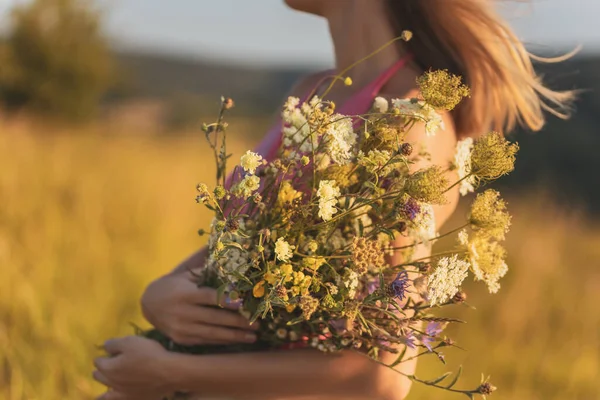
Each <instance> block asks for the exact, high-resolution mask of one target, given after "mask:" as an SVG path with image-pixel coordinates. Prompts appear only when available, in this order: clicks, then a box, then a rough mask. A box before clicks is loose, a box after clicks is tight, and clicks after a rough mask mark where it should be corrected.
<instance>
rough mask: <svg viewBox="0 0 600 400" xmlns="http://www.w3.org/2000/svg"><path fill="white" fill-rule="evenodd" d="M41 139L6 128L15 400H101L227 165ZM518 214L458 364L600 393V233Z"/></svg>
mask: <svg viewBox="0 0 600 400" xmlns="http://www.w3.org/2000/svg"><path fill="white" fill-rule="evenodd" d="M244 126H245V125H244V124H240V125H236V124H233V128H234V131H235V130H238V131H239V132H243V129H244ZM39 130H41V128H31V127H29V128H25V127H23V126H21V127H16V126H9V125H2V124H0V199H2V203H1V207H0V399H1V400H82V399H91V398H93V397H94V395H96V394H98V393H100V392H101V387H100V386H99V385H97V384H95V383H93V381H92V380H91V378H90V376H91V371H92V364H91V360H92V359H93V358H94V357H95V356H96V355H97V354H99V351H98V350H97V349H96V347H95V346H96V345H97V344H100V343H102V342H103V340H104V339H106V338H108V337H111V336H115V335H125V334H130V333H131V332H132V328H131V327H130V325H129V323H130V322H134V323H138V324H143V321H142V319H141V316H140V312H139V307H138V298H139V296H140V294H141V293H142V291H143V288H144V286H145V285H146V284H147V283H148V282H149V281H150V280H152V279H153V278H155V277H156V276H158V275H159V274H162V273H164V272H166V271H168V270H169V269H170V268H172V267H173V266H174V265H175V264H176V263H178V262H179V261H180V260H181V259H182V258H183V257H185V256H186V255H187V254H188V253H190V252H191V251H193V250H194V249H196V248H198V247H199V246H201V245H202V244H203V241H202V240H201V239H200V238H198V237H197V236H196V234H195V232H196V230H197V229H198V228H200V227H203V226H204V227H205V226H206V222H207V220H208V214H207V213H206V212H205V211H204V210H203V209H201V208H200V207H199V206H197V205H196V204H195V202H194V201H193V199H194V195H195V191H194V186H195V184H196V183H197V182H198V181H207V182H212V179H213V172H212V171H213V169H214V168H212V165H213V163H212V159H211V158H209V156H207V155H206V154H208V153H207V152H206V146H205V145H204V143H203V139H202V137H201V135H199V134H198V135H182V136H178V137H177V138H170V139H169V138H165V137H162V138H161V137H155V136H142V135H129V136H127V135H112V134H108V133H107V132H106V131H105V130H103V129H101V128H90V129H88V130H89V132H86V134H76V132H69V131H64V132H61V131H60V130H57V131H56V132H38V131H39ZM240 137H241V135H238V138H240ZM249 145H251V143H248V142H244V141H242V140H241V139H238V140H236V142H235V146H233V147H234V150H235V152H236V154H238V155H239V154H240V152H241V150H242V149H243V148H246V147H248V146H249ZM511 206H512V207H511V208H512V211H513V213H514V215H515V218H514V227H513V231H512V234H511V235H510V238H509V250H510V251H511V259H510V261H511V262H510V264H511V267H512V270H511V272H510V274H509V276H508V277H507V279H506V280H505V282H504V287H503V290H501V292H500V293H499V294H498V295H495V296H490V295H488V294H486V293H485V290H484V288H483V287H482V286H481V285H476V286H473V285H470V284H469V285H468V288H467V291H468V293H469V295H470V297H469V301H470V303H471V304H472V305H474V306H476V307H477V310H471V309H467V308H464V309H460V310H457V312H456V313H457V314H458V315H460V316H461V317H463V318H465V319H467V320H468V321H469V323H468V324H467V325H463V326H459V327H456V328H454V329H452V332H454V333H455V334H454V338H455V339H456V340H457V342H458V344H460V345H462V346H463V347H465V348H466V349H468V351H467V352H462V351H458V350H453V351H451V352H449V353H448V354H447V358H448V360H449V364H450V366H455V365H458V364H461V363H463V364H465V365H466V374H465V378H464V379H465V382H464V383H465V385H468V386H475V385H477V383H478V379H479V373H480V372H481V371H483V372H485V373H486V374H489V375H491V376H492V381H493V383H494V384H495V385H497V386H498V387H499V390H498V392H497V393H495V394H494V396H492V398H493V399H510V400H521V399H524V400H525V399H527V400H529V399H539V400H549V399H561V400H563V399H566V400H571V399H573V400H574V399H582V400H593V399H600V307H599V306H598V293H599V292H600V268H599V265H600V263H599V261H598V260H599V259H600V226H596V227H594V226H592V224H589V223H585V221H584V220H585V218H583V217H582V216H577V215H573V214H572V213H567V212H564V211H560V210H559V209H557V208H555V207H553V206H552V205H551V204H550V203H549V202H546V201H544V200H543V197H540V196H533V195H532V196H531V197H523V198H519V199H512V201H511ZM438 364H439V362H437V361H435V362H424V363H421V366H420V371H419V373H420V375H421V376H433V375H434V374H435V373H436V372H438V371H441V369H440V367H439V366H438ZM411 396H412V397H410V398H412V399H413V400H418V399H419V400H420V399H423V400H425V399H442V400H443V399H455V398H460V397H457V396H454V395H447V394H443V393H439V392H437V391H434V390H431V389H422V388H416V389H415V391H414V392H413V394H412V395H411Z"/></svg>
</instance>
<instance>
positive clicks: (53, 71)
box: [0, 0, 113, 120]
mask: <svg viewBox="0 0 600 400" xmlns="http://www.w3.org/2000/svg"><path fill="white" fill-rule="evenodd" d="M100 20H101V14H100V13H99V12H98V10H96V9H95V8H94V5H93V4H91V3H90V2H89V1H87V0H34V1H33V2H31V3H28V4H26V5H19V6H16V7H15V8H14V9H13V11H12V20H11V26H10V29H9V31H8V33H7V35H6V37H5V38H4V39H3V40H2V43H1V44H0V99H1V100H2V102H3V103H4V104H5V106H6V107H8V108H23V107H25V108H27V109H30V110H32V111H35V112H37V113H43V114H48V115H52V116H57V117H60V118H68V119H78V120H81V119H86V118H89V117H91V116H93V115H94V112H95V111H96V108H97V106H98V104H99V101H100V99H101V97H102V96H103V94H104V93H105V92H106V91H107V89H108V88H109V87H110V84H111V82H112V78H113V60H112V56H111V52H110V49H109V46H108V41H107V40H106V38H105V37H104V35H103V33H102V30H101V26H100V22H101V21H100Z"/></svg>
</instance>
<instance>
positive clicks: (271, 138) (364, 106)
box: [255, 56, 412, 161]
mask: <svg viewBox="0 0 600 400" xmlns="http://www.w3.org/2000/svg"><path fill="white" fill-rule="evenodd" d="M411 58H412V57H411V56H406V57H404V58H402V59H400V60H398V61H397V62H396V63H394V64H393V65H392V66H391V67H389V68H388V69H387V70H385V71H383V73H381V75H379V76H378V77H377V78H376V79H375V80H374V81H373V82H371V83H370V84H368V85H367V86H365V87H364V88H362V89H361V90H360V91H359V92H357V93H355V94H354V95H353V96H352V97H350V98H349V99H348V100H346V101H345V102H344V103H343V104H342V105H341V107H338V108H337V110H336V111H337V112H339V113H340V114H344V115H358V114H364V113H366V112H367V111H369V110H370V109H371V107H372V105H373V100H374V99H375V97H377V95H378V94H379V92H380V91H381V89H382V88H383V87H384V86H385V84H386V83H387V82H388V81H389V80H390V79H391V78H392V77H393V76H394V75H395V74H396V72H398V71H399V70H400V69H402V68H403V67H404V66H405V65H406V63H407V62H409V61H410V59H411ZM310 93H312V90H311V92H309V93H307V94H305V95H304V97H303V98H302V99H301V101H302V102H305V101H307V100H308V96H309V95H310ZM281 130H282V124H281V120H278V122H277V123H275V125H274V126H273V127H272V128H271V130H269V132H268V133H267V135H266V136H265V138H264V139H263V140H262V141H261V142H260V144H259V145H258V146H257V147H256V149H255V151H256V153H258V154H260V155H261V156H263V157H264V158H265V159H266V160H268V161H271V160H273V159H275V158H276V157H277V151H278V150H279V146H280V145H281Z"/></svg>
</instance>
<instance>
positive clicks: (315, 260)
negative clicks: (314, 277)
mask: <svg viewBox="0 0 600 400" xmlns="http://www.w3.org/2000/svg"><path fill="white" fill-rule="evenodd" d="M302 264H303V266H304V267H305V268H310V269H312V270H313V271H316V270H318V269H319V268H321V266H322V265H323V264H325V259H324V258H323V257H306V258H305V259H304V260H302Z"/></svg>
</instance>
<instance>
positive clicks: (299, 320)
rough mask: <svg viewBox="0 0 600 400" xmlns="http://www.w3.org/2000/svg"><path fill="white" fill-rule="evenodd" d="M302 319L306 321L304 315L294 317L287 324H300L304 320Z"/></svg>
mask: <svg viewBox="0 0 600 400" xmlns="http://www.w3.org/2000/svg"><path fill="white" fill-rule="evenodd" d="M302 321H304V317H297V318H294V319H293V320H291V321H288V322H287V324H286V325H287V326H292V325H296V324H299V323H300V322H302Z"/></svg>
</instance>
